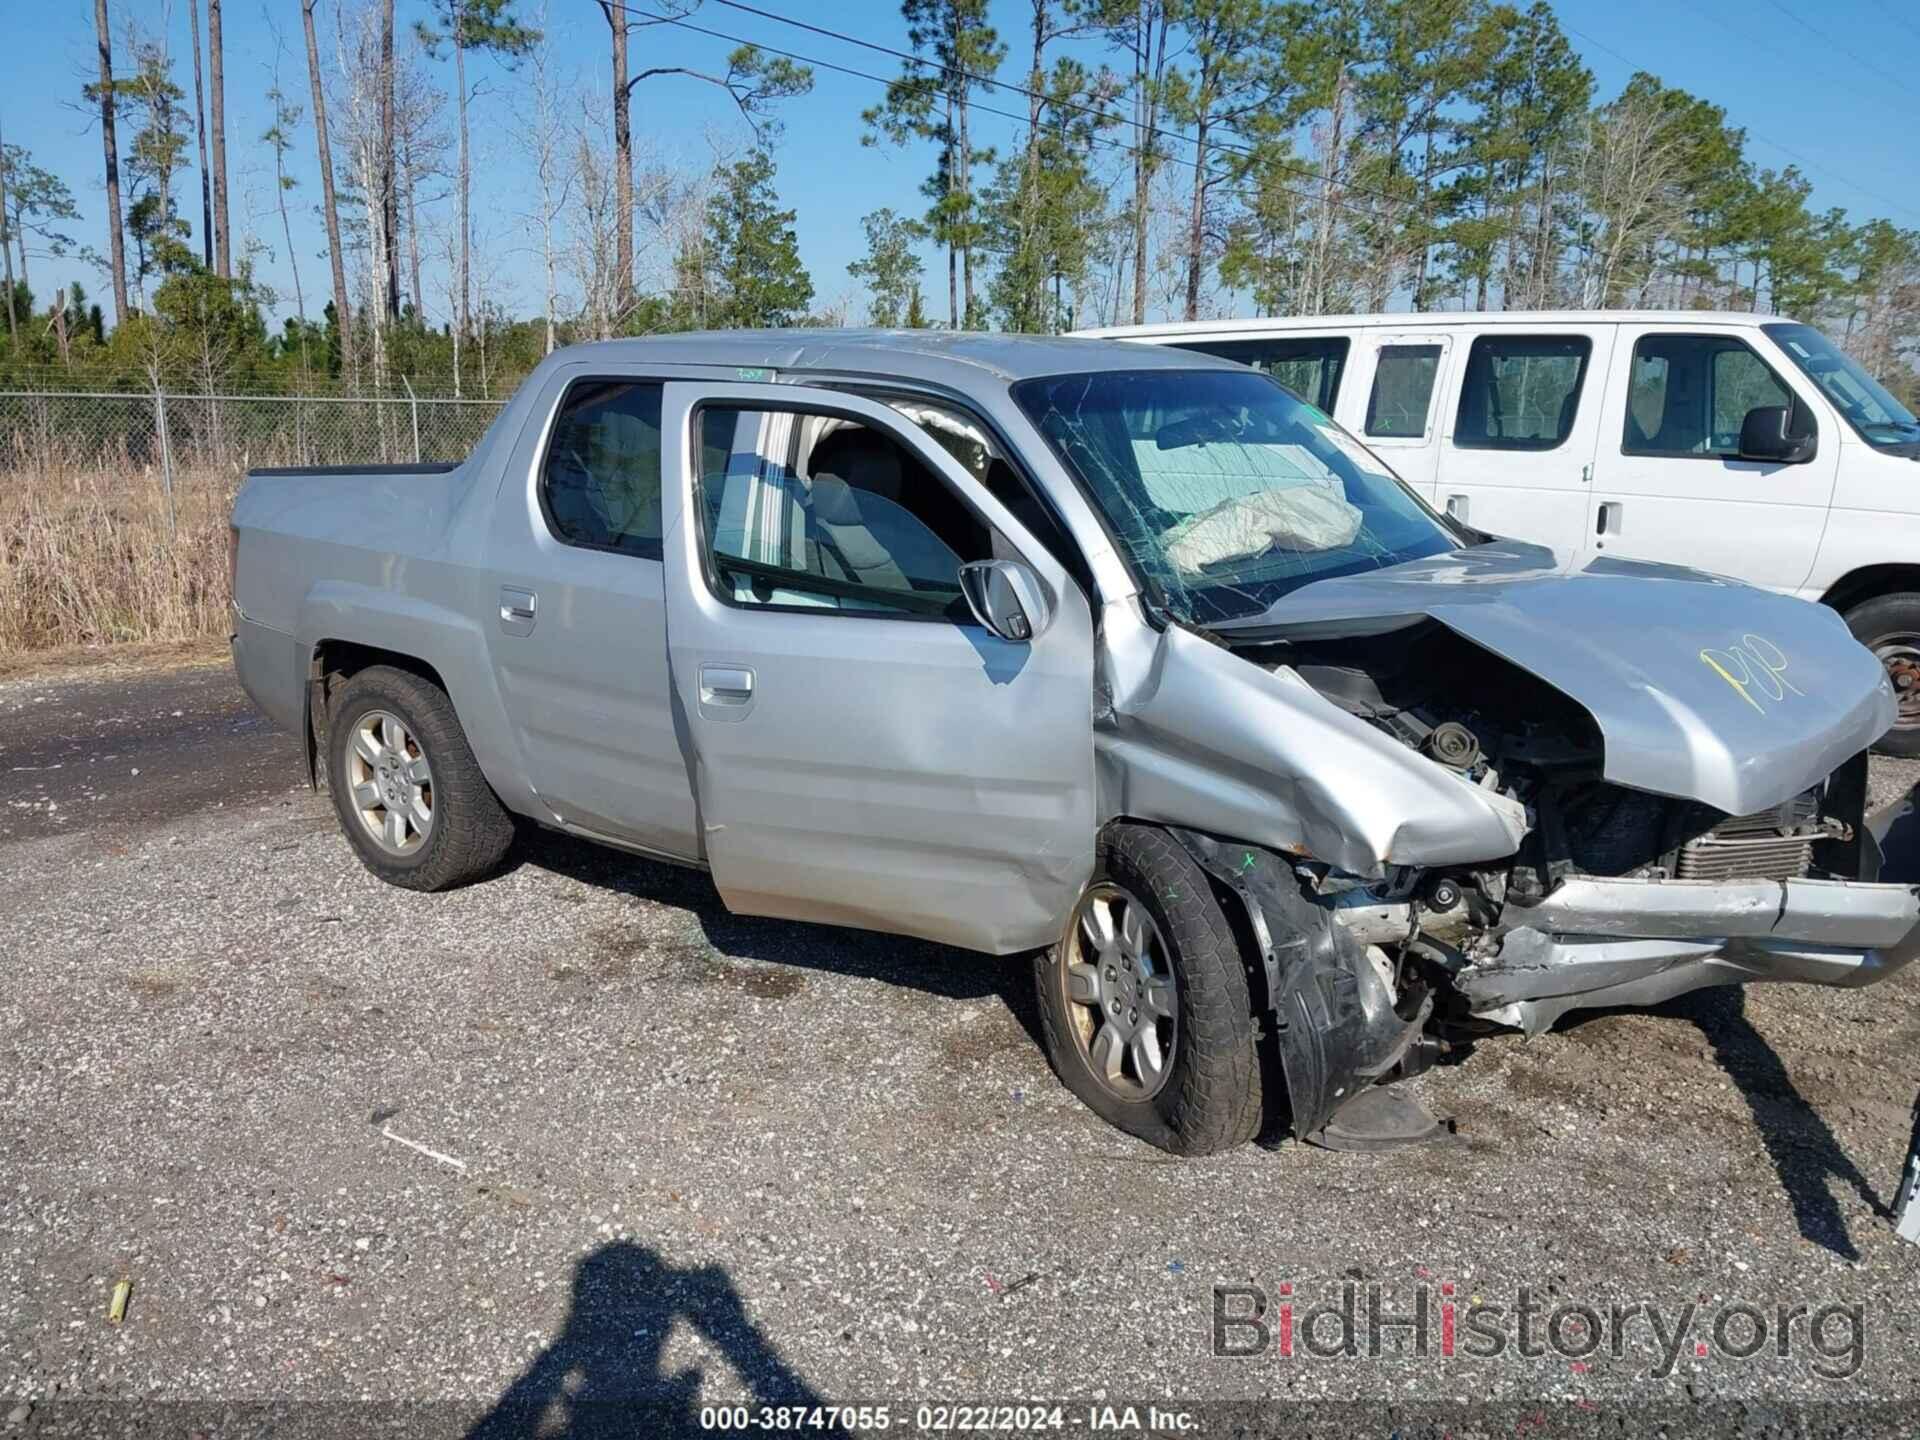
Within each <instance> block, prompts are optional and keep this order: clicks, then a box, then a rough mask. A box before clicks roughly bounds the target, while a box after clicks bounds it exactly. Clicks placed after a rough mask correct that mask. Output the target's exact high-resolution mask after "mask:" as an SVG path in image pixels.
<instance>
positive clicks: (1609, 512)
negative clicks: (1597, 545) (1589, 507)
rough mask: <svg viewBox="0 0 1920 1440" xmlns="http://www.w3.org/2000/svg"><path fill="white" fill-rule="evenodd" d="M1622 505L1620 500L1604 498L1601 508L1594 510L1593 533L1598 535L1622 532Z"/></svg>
mask: <svg viewBox="0 0 1920 1440" xmlns="http://www.w3.org/2000/svg"><path fill="white" fill-rule="evenodd" d="M1620 511H1621V505H1620V502H1619V501H1618V500H1602V501H1601V502H1600V508H1599V509H1597V510H1596V511H1594V518H1593V533H1594V534H1596V535H1618V534H1619V533H1620Z"/></svg>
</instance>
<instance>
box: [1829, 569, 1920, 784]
mask: <svg viewBox="0 0 1920 1440" xmlns="http://www.w3.org/2000/svg"><path fill="white" fill-rule="evenodd" d="M1846 618H1847V628H1848V629H1849V630H1851V631H1853V638H1854V639H1856V640H1858V641H1859V642H1860V643H1861V644H1862V645H1864V646H1866V647H1867V648H1868V649H1869V650H1871V651H1873V652H1874V653H1875V654H1877V655H1880V656H1881V658H1882V659H1883V660H1891V661H1893V663H1889V664H1888V667H1887V668H1888V672H1889V678H1890V679H1892V680H1893V682H1894V692H1893V693H1894V694H1895V695H1896V696H1898V697H1900V702H1901V703H1900V718H1899V719H1898V720H1896V721H1895V722H1894V726H1893V729H1891V730H1889V731H1888V732H1887V733H1886V734H1885V735H1883V736H1881V737H1880V743H1879V744H1877V745H1875V746H1874V747H1873V748H1874V749H1875V750H1876V751H1878V752H1879V753H1880V754H1882V755H1898V756H1901V757H1902V758H1905V759H1912V758H1913V757H1914V756H1920V595H1882V596H1880V597H1879V598H1878V599H1876V600H1866V601H1863V602H1862V603H1860V604H1858V605H1856V606H1854V607H1853V609H1851V610H1849V611H1847V617H1846ZM1909 651H1910V652H1911V654H1909V653H1907V652H1909ZM1896 665H1897V666H1898V669H1897V670H1896ZM1902 672H1904V673H1902ZM1902 680H1906V681H1908V682H1909V683H1908V684H1907V686H1906V687H1905V688H1902V686H1901V683H1900V682H1901V681H1902ZM1909 696H1911V697H1912V698H1911V699H1909V698H1908V697H1909Z"/></svg>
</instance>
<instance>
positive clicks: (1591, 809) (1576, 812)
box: [1249, 622, 1872, 899]
mask: <svg viewBox="0 0 1920 1440" xmlns="http://www.w3.org/2000/svg"><path fill="white" fill-rule="evenodd" d="M1249 658H1254V657H1253V656H1249ZM1258 658H1260V659H1261V660H1262V661H1263V662H1265V663H1270V664H1290V665H1291V667H1292V668H1293V670H1294V672H1295V673H1296V674H1298V675H1299V676H1300V678H1301V679H1303V680H1305V681H1306V682H1307V683H1308V684H1309V685H1311V686H1312V687H1313V688H1314V689H1315V690H1316V691H1318V692H1319V693H1320V694H1321V695H1323V696H1325V697H1326V698H1327V699H1328V700H1330V701H1332V702H1333V703H1334V704H1335V705H1337V706H1339V707H1340V708H1341V709H1342V710H1345V711H1346V712H1347V713H1349V714H1351V715H1356V716H1358V717H1359V718H1361V719H1363V720H1365V721H1367V722H1368V723H1369V724H1372V725H1374V726H1376V727H1377V728H1379V729H1380V730H1383V731H1385V732H1386V733H1387V734H1389V735H1392V736H1393V737H1394V738H1395V739H1397V740H1399V741H1400V742H1401V743H1402V744H1404V745H1406V746H1407V747H1408V748H1409V749H1412V750H1416V751H1418V752H1420V753H1421V754H1423V755H1425V756H1427V757H1428V758H1429V759H1431V760H1433V761H1435V762H1437V763H1438V764H1441V765H1444V766H1446V767H1447V768H1449V769H1451V770H1454V771H1456V772H1458V773H1459V774H1461V775H1462V776H1464V777H1465V778H1467V779H1469V780H1471V781H1472V782H1473V783H1475V784H1477V785H1481V786H1485V787H1487V788H1490V789H1493V790H1496V791H1498V792H1499V793H1502V794H1505V795H1508V796H1510V797H1511V798H1513V799H1515V800H1518V801H1519V802H1521V803H1522V804H1524V805H1526V806H1527V807H1528V810H1529V814H1530V819H1531V822H1532V823H1531V827H1530V831H1529V835H1528V842H1527V845H1526V847H1525V848H1524V849H1523V850H1522V853H1521V863H1520V864H1517V865H1515V866H1513V867H1512V868H1511V869H1510V870H1508V871H1507V872H1505V874H1504V876H1502V877H1500V880H1499V882H1498V883H1500V884H1503V885H1504V886H1506V887H1509V888H1510V889H1511V892H1512V894H1513V895H1514V897H1515V898H1516V899H1524V898H1525V897H1526V896H1528V895H1529V894H1543V893H1545V892H1546V891H1547V890H1550V889H1552V888H1553V886H1554V885H1555V884H1556V883H1557V882H1558V881H1560V880H1562V879H1564V878H1566V877H1568V876H1570V875H1600V876H1607V877H1615V878H1620V877H1631V878H1635V879H1648V880H1666V879H1679V880H1731V879H1770V880H1788V879H1801V878H1806V877H1808V876H1810V875H1814V874H1816V873H1824V874H1829V875H1832V876H1834V877H1835V878H1843V879H1860V878H1872V877H1870V876H1867V877H1863V876H1861V875H1860V874H1859V872H1858V870H1857V869H1855V868H1850V867H1851V864H1852V856H1851V855H1850V854H1843V853H1841V852H1840V850H1839V849H1837V848H1836V847H1835V845H1834V842H1840V844H1841V845H1844V843H1845V842H1847V841H1849V840H1851V839H1852V838H1853V836H1854V833H1855V830H1856V827H1857V826H1858V824H1859V823H1860V820H1861V818H1862V817H1861V815H1860V813H1859V809H1860V805H1861V803H1862V801H1863V799H1864V797H1863V796H1860V797H1847V796H1843V795H1840V794H1838V793H1835V794H1832V795H1829V793H1828V786H1827V785H1825V784H1823V785H1820V786H1816V787H1813V788H1811V789H1809V790H1806V791H1804V792H1802V793H1801V794H1799V795H1796V796H1794V797H1792V798H1791V799H1789V800H1788V801H1786V802H1784V803H1783V804H1780V805H1775V806H1770V807H1768V808H1767V809H1765V810H1762V811H1760V812H1758V813H1756V814H1752V815H1744V816H1729V815H1726V814H1723V813H1722V812H1720V811H1718V810H1715V809H1713V808H1712V807H1711V806H1708V805H1703V804H1699V803H1697V802H1693V801H1688V800H1678V799H1673V798H1670V797H1667V796H1662V795H1652V794H1648V793H1646V792H1644V791H1640V790H1633V789H1629V788H1627V787H1625V786H1621V785H1615V784H1611V783H1609V782H1608V781H1606V780H1605V779H1603V778H1602V767H1603V763H1604V759H1605V747H1604V744H1603V742H1602V739H1601V736H1600V731H1599V727H1598V726H1597V725H1596V724H1595V723H1594V720H1593V718H1592V716H1591V715H1589V714H1588V713H1587V711H1586V710H1585V709H1583V708H1582V707H1581V706H1580V705H1578V704H1577V703H1575V702H1574V701H1572V700H1570V699H1568V698H1567V697H1566V696H1565V695H1564V694H1562V693H1561V692H1560V691H1558V690H1556V689H1555V688H1554V687H1553V686H1551V685H1548V684H1547V683H1546V682H1545V681H1542V680H1539V679H1537V678H1535V677H1534V676H1532V675H1529V674H1528V673H1526V672H1525V671H1524V670H1521V669H1519V668H1518V667H1516V666H1514V665H1511V664H1509V663H1508V662H1506V661H1504V660H1501V659H1499V658H1498V657H1496V656H1494V655H1491V654H1489V653H1487V652H1486V651H1485V650H1483V649H1481V648H1480V647H1479V646H1477V645H1475V644H1473V643H1472V642H1470V641H1468V640H1464V639H1462V638H1460V637H1459V636H1457V635H1455V634H1453V633H1452V632H1451V631H1449V630H1447V629H1446V628H1445V627H1444V626H1441V625H1438V624H1434V623H1432V622H1428V623H1426V624H1422V625H1415V626H1408V627H1405V628H1403V629H1399V630H1393V631H1389V632H1388V633H1386V634H1383V635H1376V636H1370V637H1365V638H1361V639H1351V640H1341V641H1320V642H1313V643H1303V644H1294V645H1287V646H1274V647H1267V648H1266V649H1265V650H1263V651H1262V652H1261V653H1260V655H1259V657H1258ZM1849 812H1851V813H1849ZM1823 847H1824V848H1823ZM1816 852H1818V853H1817V854H1816ZM1816 866H1818V867H1819V868H1818V869H1816ZM1464 883H1468V884H1469V885H1470V886H1472V888H1475V889H1480V888H1484V887H1485V886H1486V885H1487V884H1488V883H1489V878H1488V877H1487V876H1486V875H1485V872H1478V873H1477V874H1475V875H1470V876H1467V877H1464Z"/></svg>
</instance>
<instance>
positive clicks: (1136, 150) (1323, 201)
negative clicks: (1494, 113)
mask: <svg viewBox="0 0 1920 1440" xmlns="http://www.w3.org/2000/svg"><path fill="white" fill-rule="evenodd" d="M603 3H606V4H609V5H611V7H612V8H613V9H615V10H619V11H621V12H623V13H625V14H628V15H637V16H639V17H640V18H641V19H643V20H646V21H649V22H651V23H654V24H660V25H674V26H677V27H679V28H680V29H682V30H690V31H692V32H693V33H694V34H697V35H705V36H708V37H710V38H712V39H715V40H725V41H727V42H728V43H729V44H733V45H751V46H753V47H754V48H755V49H757V50H762V51H765V52H766V53H767V54H769V55H778V56H780V57H782V58H783V59H787V60H793V61H796V62H798V63H799V64H802V65H813V66H817V67H818V68H820V69H822V70H831V71H833V72H834V73H836V74H839V75H849V76H852V77H853V78H855V79H859V80H870V81H872V82H874V83H875V84H878V85H888V86H891V85H893V84H895V83H896V82H897V81H898V80H899V78H900V77H899V76H897V75H876V74H874V73H873V72H872V71H870V70H857V69H855V68H853V67H852V66H850V65H841V64H837V63H836V62H834V61H832V60H822V59H820V58H819V57H818V56H814V55H803V54H801V53H800V52H798V51H796V50H783V49H781V48H780V47H779V46H776V45H769V44H767V43H765V42H764V41H760V40H749V39H747V38H746V37H745V36H741V35H731V34H728V33H727V32H726V31H724V30H714V29H710V28H709V27H707V26H704V25H696V24H695V23H694V22H693V21H691V20H686V19H683V18H680V17H678V16H674V15H658V14H655V13H654V12H653V11H651V10H641V9H638V8H636V7H634V6H632V5H626V4H622V3H620V0H603ZM807 28H809V29H812V28H814V27H812V26H808V27H807ZM828 33H831V32H828ZM847 38H848V39H849V40H851V41H852V43H854V44H866V43H867V42H864V41H860V40H855V39H853V38H852V37H847ZM873 48H876V49H884V48H885V47H881V46H875V47H873ZM888 53H894V52H888ZM907 58H909V59H915V61H916V63H918V64H922V65H934V66H935V68H936V69H937V68H941V67H939V66H938V65H937V64H935V62H933V61H929V60H922V59H917V57H912V56H909V57H907ZM956 73H962V72H956ZM984 83H989V84H992V85H993V86H995V87H996V88H999V89H1003V90H1013V91H1016V92H1018V93H1020V94H1023V95H1028V96H1032V95H1033V94H1034V93H1035V92H1033V91H1031V90H1026V89H1024V88H1023V87H1021V86H1018V85H1012V84H1009V83H1007V82H1005V81H1000V80H995V81H990V82H984ZM1040 98H1041V99H1043V100H1044V101H1045V102H1046V103H1047V104H1049V105H1056V106H1058V107H1059V108H1066V109H1073V110H1077V111H1079V112H1080V113H1082V114H1089V115H1100V116H1105V117H1106V118H1107V119H1109V120H1113V121H1115V122H1116V123H1119V124H1123V125H1126V126H1127V127H1128V128H1129V129H1139V128H1141V127H1139V126H1135V125H1134V124H1133V123H1132V122H1131V121H1129V120H1127V119H1126V118H1125V117H1124V116H1116V115H1114V114H1112V112H1110V111H1101V110H1096V109H1091V108H1089V107H1087V106H1084V105H1075V104H1072V103H1071V102H1058V101H1055V100H1054V99H1052V98H1051V97H1047V96H1042V97H1040ZM967 106H968V108H969V109H970V110H972V111H976V112H978V113H980V114H983V115H997V116H999V117H1000V118H1002V119H1005V120H1012V121H1015V122H1017V123H1019V124H1021V125H1024V124H1026V123H1027V120H1028V117H1027V116H1025V115H1022V114H1020V113H1019V112H1018V111H1014V110H1000V109H997V108H995V107H994V106H992V105H984V104H982V103H980V102H979V101H977V100H969V101H968V102H967ZM1150 133H1152V134H1154V135H1156V136H1164V137H1166V138H1168V139H1174V140H1180V141H1183V142H1185V143H1186V144H1189V145H1191V144H1193V143H1194V142H1193V141H1192V140H1191V139H1189V138H1188V137H1187V136H1185V135H1181V134H1179V133H1178V132H1177V131H1172V130H1161V129H1158V128H1155V129H1153V130H1152V131H1151V132H1150ZM1087 143H1088V144H1089V145H1098V146H1100V147H1101V148H1103V149H1108V150H1118V151H1121V152H1122V153H1124V154H1127V155H1133V156H1138V155H1139V154H1141V147H1140V146H1138V145H1129V144H1127V143H1126V142H1125V141H1123V140H1110V139H1107V138H1106V137H1104V136H1102V135H1099V134H1093V135H1089V136H1088V137H1087ZM1213 143H1214V142H1212V141H1209V142H1208V144H1209V146H1211V145H1213ZM1221 148H1228V147H1221ZM1238 153H1241V154H1248V155H1251V154H1253V153H1254V152H1252V151H1250V150H1242V151H1239V152H1238ZM1154 158H1156V159H1158V160H1164V161H1167V162H1168V163H1170V164H1174V165H1181V166H1185V167H1186V168H1187V169H1189V170H1198V169H1200V168H1201V162H1199V161H1196V160H1189V159H1187V158H1186V157H1184V156H1181V155H1165V154H1162V155H1157V156H1155V157H1154ZM1274 163H1279V162H1277V161H1276V162H1274ZM1280 168H1282V169H1285V170H1289V171H1293V172H1296V173H1300V172H1304V173H1305V174H1306V175H1307V176H1308V177H1309V178H1311V179H1314V180H1317V181H1318V182H1319V184H1320V186H1321V187H1322V189H1323V190H1326V189H1327V188H1329V187H1331V188H1333V189H1341V190H1347V191H1350V192H1351V193H1353V194H1355V195H1364V196H1367V197H1369V198H1371V199H1377V200H1381V201H1384V202H1385V203H1387V204H1390V205H1406V204H1411V203H1412V197H1409V196H1393V195H1388V194H1386V193H1385V192H1384V191H1377V190H1369V189H1366V188H1365V187H1362V186H1358V185H1349V184H1344V183H1342V182H1338V181H1331V180H1329V179H1328V178H1327V177H1325V176H1323V175H1321V174H1320V173H1319V172H1318V171H1316V170H1312V169H1310V168H1308V167H1305V166H1300V165H1295V164H1280ZM1216 188H1218V189H1220V190H1223V191H1225V192H1226V193H1227V194H1229V195H1237V196H1239V197H1240V198H1241V199H1242V200H1248V201H1251V200H1255V199H1257V198H1258V196H1257V194H1256V193H1255V192H1250V191H1248V190H1245V189H1243V188H1241V187H1239V186H1236V185H1232V184H1229V183H1227V182H1225V181H1219V182H1216ZM1277 188H1279V189H1280V190H1282V191H1284V192H1285V193H1287V194H1289V195H1292V196H1295V197H1296V198H1298V199H1300V200H1304V201H1308V202H1309V203H1312V204H1320V205H1330V206H1332V207H1333V208H1335V209H1339V210H1347V211H1351V212H1352V213H1353V214H1356V215H1365V216H1369V217H1372V218H1377V217H1373V212H1372V211H1370V210H1367V209H1365V208H1363V207H1361V206H1358V205H1354V204H1352V203H1351V202H1349V201H1344V200H1338V199H1335V198H1333V197H1332V196H1331V195H1321V196H1315V195H1312V194H1309V193H1308V192H1306V191H1304V190H1297V189H1294V188H1293V187H1292V186H1288V185H1280V186H1278V187H1277Z"/></svg>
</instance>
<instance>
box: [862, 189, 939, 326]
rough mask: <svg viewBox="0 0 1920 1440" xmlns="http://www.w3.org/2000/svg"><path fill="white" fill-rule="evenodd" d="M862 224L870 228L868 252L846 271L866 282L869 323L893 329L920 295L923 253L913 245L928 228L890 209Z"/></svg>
mask: <svg viewBox="0 0 1920 1440" xmlns="http://www.w3.org/2000/svg"><path fill="white" fill-rule="evenodd" d="M860 224H861V227H862V228H863V229H864V230H865V231H866V232H867V253H866V255H865V256H864V257H863V258H861V259H859V260H855V261H854V262H852V263H851V264H850V265H848V266H847V273H848V274H849V275H851V276H853V278H854V279H856V280H861V281H864V282H866V286H867V290H868V293H869V295H870V296H871V300H870V302H869V304H868V307H867V323H868V324H870V325H881V326H885V327H886V328H888V329H893V328H895V327H897V326H899V325H901V324H902V323H904V322H905V321H906V317H907V316H908V314H909V313H910V312H911V311H912V309H913V308H914V305H915V303H916V302H917V300H918V299H919V295H920V257H919V256H918V255H916V254H914V253H913V246H914V242H915V241H917V240H919V239H920V238H921V237H922V236H924V235H925V234H926V228H925V227H924V226H922V225H920V224H918V223H917V222H915V221H912V220H903V219H901V218H900V217H899V216H898V215H895V214H894V213H893V211H891V210H876V211H874V212H873V213H872V214H871V215H869V216H867V217H866V218H865V219H863V220H862V221H861V222H860Z"/></svg>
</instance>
